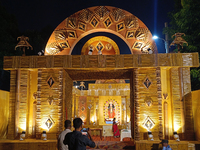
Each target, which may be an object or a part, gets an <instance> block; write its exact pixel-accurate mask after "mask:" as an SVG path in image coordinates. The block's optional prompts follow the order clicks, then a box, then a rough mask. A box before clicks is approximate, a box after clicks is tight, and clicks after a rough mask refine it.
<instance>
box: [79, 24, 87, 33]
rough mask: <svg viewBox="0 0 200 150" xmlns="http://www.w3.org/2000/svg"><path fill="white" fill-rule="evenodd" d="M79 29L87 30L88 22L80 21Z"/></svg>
mask: <svg viewBox="0 0 200 150" xmlns="http://www.w3.org/2000/svg"><path fill="white" fill-rule="evenodd" d="M78 29H79V30H81V31H84V32H85V30H86V24H85V23H82V22H79V23H78Z"/></svg>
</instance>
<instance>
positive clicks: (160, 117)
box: [156, 67, 163, 139]
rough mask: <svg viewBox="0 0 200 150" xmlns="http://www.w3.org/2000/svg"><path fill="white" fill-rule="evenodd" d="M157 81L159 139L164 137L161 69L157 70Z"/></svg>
mask: <svg viewBox="0 0 200 150" xmlns="http://www.w3.org/2000/svg"><path fill="white" fill-rule="evenodd" d="M156 80H157V87H158V88H157V89H158V90H157V93H158V115H159V139H162V137H163V125H162V123H163V122H162V95H161V94H162V90H161V73H160V68H159V67H157V68H156Z"/></svg>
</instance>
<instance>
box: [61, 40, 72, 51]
mask: <svg viewBox="0 0 200 150" xmlns="http://www.w3.org/2000/svg"><path fill="white" fill-rule="evenodd" d="M59 45H60V47H61V48H62V49H64V48H70V46H69V44H68V42H67V41H65V42H61V43H59Z"/></svg>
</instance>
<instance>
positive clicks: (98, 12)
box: [95, 6, 109, 19]
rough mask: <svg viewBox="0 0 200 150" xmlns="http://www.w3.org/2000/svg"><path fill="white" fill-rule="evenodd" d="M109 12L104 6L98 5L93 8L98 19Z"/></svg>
mask: <svg viewBox="0 0 200 150" xmlns="http://www.w3.org/2000/svg"><path fill="white" fill-rule="evenodd" d="M108 14H109V10H108V9H107V8H106V7H105V6H99V7H97V8H96V9H95V15H96V16H97V18H99V19H103V18H105V17H106V16H107V15H108Z"/></svg>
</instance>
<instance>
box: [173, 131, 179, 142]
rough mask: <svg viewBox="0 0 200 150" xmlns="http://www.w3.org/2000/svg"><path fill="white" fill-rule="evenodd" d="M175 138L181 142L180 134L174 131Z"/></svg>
mask: <svg viewBox="0 0 200 150" xmlns="http://www.w3.org/2000/svg"><path fill="white" fill-rule="evenodd" d="M174 139H175V140H176V141H177V142H179V141H180V139H179V135H178V134H177V132H174Z"/></svg>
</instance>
